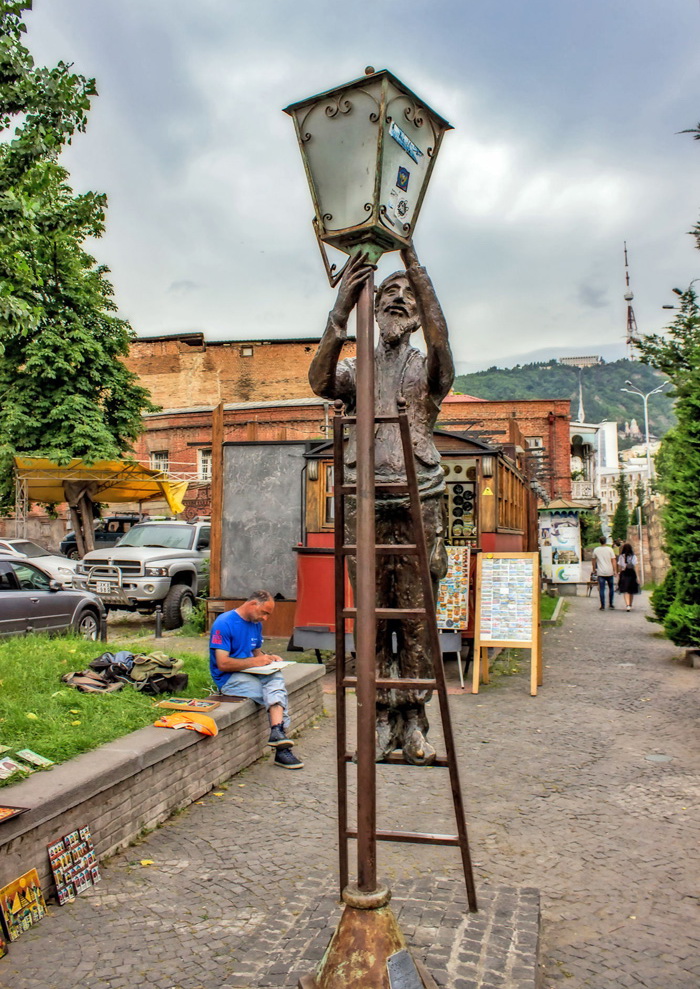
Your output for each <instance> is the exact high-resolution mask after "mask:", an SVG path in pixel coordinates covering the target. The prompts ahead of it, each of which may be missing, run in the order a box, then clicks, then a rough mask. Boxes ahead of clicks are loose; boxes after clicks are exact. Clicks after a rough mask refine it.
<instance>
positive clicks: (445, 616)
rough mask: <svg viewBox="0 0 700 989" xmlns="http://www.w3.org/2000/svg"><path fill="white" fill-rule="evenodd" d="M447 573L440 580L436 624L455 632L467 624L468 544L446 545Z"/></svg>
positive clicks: (462, 629)
mask: <svg viewBox="0 0 700 989" xmlns="http://www.w3.org/2000/svg"><path fill="white" fill-rule="evenodd" d="M446 548H447V573H446V574H445V576H444V577H443V578H442V580H441V581H440V586H439V588H438V600H437V612H436V617H437V626H438V628H440V629H445V630H447V631H451V632H456V631H464V630H465V629H466V628H467V627H468V625H469V560H470V554H471V549H470V547H469V546H447V547H446Z"/></svg>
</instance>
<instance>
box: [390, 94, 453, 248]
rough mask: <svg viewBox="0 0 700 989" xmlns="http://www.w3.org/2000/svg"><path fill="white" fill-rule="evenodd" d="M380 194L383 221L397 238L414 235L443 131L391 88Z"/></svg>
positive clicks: (429, 117) (413, 100) (408, 100)
mask: <svg viewBox="0 0 700 989" xmlns="http://www.w3.org/2000/svg"><path fill="white" fill-rule="evenodd" d="M387 95H388V98H387V107H386V113H385V117H384V125H383V126H384V135H383V143H382V177H381V185H380V193H379V202H380V207H379V218H380V222H381V223H382V224H383V225H384V226H385V227H387V228H388V229H389V230H391V232H392V233H394V234H395V235H396V236H397V237H400V238H401V239H404V240H405V239H408V238H410V236H411V232H412V228H413V225H414V220H415V219H416V217H417V214H418V209H419V207H420V203H421V201H422V198H423V191H424V186H425V184H426V179H427V176H428V170H429V166H430V162H431V157H432V155H433V154H434V152H435V148H436V145H437V143H438V138H439V132H438V131H437V130H436V128H435V127H434V124H433V121H432V119H431V116H430V114H429V113H428V112H426V110H425V109H424V107H422V106H417V104H416V101H415V99H414V98H413V97H412V96H410V95H407V94H405V93H402V92H401V91H400V90H398V89H397V88H396V87H394V86H390V88H389V93H388V94H387Z"/></svg>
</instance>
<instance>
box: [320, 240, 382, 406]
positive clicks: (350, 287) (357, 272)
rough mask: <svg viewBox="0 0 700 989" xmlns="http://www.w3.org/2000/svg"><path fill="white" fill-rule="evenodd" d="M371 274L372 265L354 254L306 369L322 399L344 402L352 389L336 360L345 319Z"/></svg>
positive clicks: (346, 372)
mask: <svg viewBox="0 0 700 989" xmlns="http://www.w3.org/2000/svg"><path fill="white" fill-rule="evenodd" d="M373 271H374V268H373V267H372V265H371V264H368V263H367V256H366V255H365V254H356V255H355V256H354V257H352V258H351V259H350V261H349V262H348V264H347V265H346V268H345V271H344V272H343V277H342V278H341V280H340V285H339V288H338V295H337V298H336V300H335V305H334V306H333V308H332V309H331V311H330V313H329V316H328V322H327V323H326V329H325V331H324V334H323V336H322V337H321V342H320V343H319V345H318V350H317V351H316V354H315V356H314V359H313V360H312V362H311V366H310V368H309V384H310V385H311V388H312V389H313V391H314V393H315V394H316V395H320V397H321V398H328V399H336V398H345V397H346V396H347V394H348V392H349V390H350V389H351V388H352V387H353V383H352V381H350V380H349V371H348V370H347V368H344V367H342V368H338V359H339V357H340V352H341V350H342V348H343V344H344V343H345V340H346V339H347V334H348V317H349V316H350V313H351V312H352V311H353V309H354V308H355V305H356V304H357V300H358V299H359V298H360V293H361V292H362V288H363V286H364V285H365V282H366V281H367V279H368V278H369V277H370V275H371V274H372V272H373ZM346 378H347V379H348V380H346Z"/></svg>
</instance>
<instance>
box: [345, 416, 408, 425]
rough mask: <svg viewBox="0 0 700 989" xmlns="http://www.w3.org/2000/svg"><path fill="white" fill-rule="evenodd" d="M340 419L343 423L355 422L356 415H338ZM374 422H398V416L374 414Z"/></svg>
mask: <svg viewBox="0 0 700 989" xmlns="http://www.w3.org/2000/svg"><path fill="white" fill-rule="evenodd" d="M340 421H341V422H342V423H343V425H345V424H349V423H353V422H357V416H340ZM374 421H375V422H398V421H399V417H398V416H375V417H374Z"/></svg>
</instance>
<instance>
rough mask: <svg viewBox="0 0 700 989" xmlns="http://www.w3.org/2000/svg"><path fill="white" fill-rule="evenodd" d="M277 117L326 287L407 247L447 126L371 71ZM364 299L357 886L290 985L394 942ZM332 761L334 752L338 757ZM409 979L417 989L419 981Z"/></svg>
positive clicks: (365, 983) (363, 298)
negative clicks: (382, 764) (287, 122)
mask: <svg viewBox="0 0 700 989" xmlns="http://www.w3.org/2000/svg"><path fill="white" fill-rule="evenodd" d="M285 113H288V114H289V115H290V116H291V117H292V118H293V120H294V126H295V130H296V135H297V140H298V142H299V150H300V151H301V156H302V160H303V163H304V170H305V172H306V178H307V181H308V183H309V190H310V192H311V201H312V203H313V208H314V219H313V226H314V231H315V234H316V238H317V240H318V244H319V248H320V250H321V254H322V257H323V262H324V266H325V269H326V274H327V276H328V280H329V281H330V283H331V285H335V284H337V282H338V280H339V279H340V277H341V275H342V271H340V272H338V271H336V265H335V264H331V262H330V261H329V259H328V256H327V254H326V250H325V245H330V246H332V247H334V248H337V249H338V250H340V251H343V252H344V253H345V254H348V255H353V254H356V253H358V252H362V253H365V254H366V255H367V257H368V260H369V261H370V262H371V263H375V262H376V261H377V260H378V259H379V258H380V257H381V255H382V254H383V253H385V252H387V251H395V250H401V248H404V247H409V246H410V245H411V243H412V238H413V233H414V230H415V226H416V221H417V219H418V215H419V213H420V209H421V205H422V203H423V198H424V196H425V192H426V189H427V186H428V181H429V179H430V176H431V173H432V170H433V167H434V165H435V161H436V158H437V154H438V151H439V149H440V145H441V142H442V138H443V135H444V133H445V131H446V130H448V129H450V124H448V123H447V121H446V120H444V119H443V118H442V117H440V116H439V115H438V114H437V113H435V111H434V110H432V109H431V108H430V107H429V106H427V104H425V103H424V102H423V101H422V100H420V99H419V98H418V97H417V96H416V95H415V94H414V93H413V92H412V91H411V90H410V89H408V88H407V87H406V86H405V85H404V84H403V83H402V82H400V81H399V80H398V79H397V78H396V77H395V76H394V75H392V74H391V73H390V72H387V71H385V70H384V71H381V72H375V70H374V69H373V68H371V67H369V68H367V69H366V70H365V75H364V77H362V78H360V79H356V80H354V81H352V82H349V83H346V84H345V85H343V86H339V87H337V88H336V89H333V90H329V91H327V92H324V93H321V94H319V95H317V96H312V97H309V98H308V99H305V100H301V101H299V102H297V103H293V104H291V105H290V106H288V107H286V109H285ZM373 296H374V289H373V283H372V279H369V280H368V281H367V282H365V285H364V288H363V290H362V293H361V295H360V298H359V300H358V303H357V326H356V335H357V363H356V375H357V401H356V425H355V432H356V447H357V486H356V503H357V533H356V570H357V580H356V588H355V605H356V611H355V615H356V617H355V653H356V662H357V702H358V703H357V711H358V716H357V775H358V785H357V861H358V880H357V884H356V885H355V884H351V885H348V886H347V887H346V888H345V889H344V890H343V900H344V902H345V909H344V912H343V916H342V918H341V920H340V923H339V925H338V928H337V929H336V932H335V934H334V935H333V938H332V939H331V942H330V944H329V946H328V949H327V951H326V954H325V956H324V959H323V961H322V963H321V966H320V968H319V970H318V971H317V972H316V973H315V975H309V976H303V977H302V979H301V980H300V983H299V985H300V987H301V989H375V987H376V989H390V980H389V972H388V958H389V956H390V955H392V954H394V953H396V952H398V951H399V949H402V948H404V947H405V940H404V938H403V936H402V935H401V933H400V931H399V929H398V925H397V923H396V920H395V918H394V917H393V915H392V914H391V911H390V909H389V907H388V902H389V898H390V892H389V890H388V889H387V888H386V887H384V886H382V885H380V884H378V882H377V876H376V842H377V839H376V786H375V761H374V760H375V697H376V661H375V643H376V637H375V629H376V611H375V607H376V600H375V597H376V582H375V568H376V548H375V498H374V492H375V488H374V485H375V479H374V442H375V439H374V436H375V394H374V317H373V309H374V306H373V303H374V298H373ZM338 759H339V760H340V759H345V753H344V752H340V751H339V752H338ZM341 847H342V840H341ZM341 855H342V852H341ZM342 873H343V867H342V859H341V874H342ZM414 975H415V979H414V981H411V982H410V983H409V982H406V986H409V985H410V986H411V987H413V986H414V985H415V986H417V985H418V984H419V983H418V982H417V981H415V980H418V979H419V976H418V973H417V971H415V972H414ZM394 984H395V983H394V982H393V981H392V982H391V985H392V986H393V985H394ZM396 984H398V983H396ZM420 984H422V985H426V983H425V982H424V981H423V979H422V976H421V977H420Z"/></svg>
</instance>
